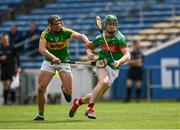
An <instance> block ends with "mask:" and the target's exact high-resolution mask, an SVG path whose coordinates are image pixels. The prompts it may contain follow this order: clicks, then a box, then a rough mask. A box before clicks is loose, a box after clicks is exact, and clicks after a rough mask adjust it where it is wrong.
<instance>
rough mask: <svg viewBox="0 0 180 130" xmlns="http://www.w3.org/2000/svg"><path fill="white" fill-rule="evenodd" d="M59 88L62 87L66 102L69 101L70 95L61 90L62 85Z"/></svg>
mask: <svg viewBox="0 0 180 130" xmlns="http://www.w3.org/2000/svg"><path fill="white" fill-rule="evenodd" d="M61 89H62V92H63V94H64V98H65V99H66V101H67V102H71V99H72V96H71V95H68V94H66V93H65V92H64V91H63V85H62V86H61Z"/></svg>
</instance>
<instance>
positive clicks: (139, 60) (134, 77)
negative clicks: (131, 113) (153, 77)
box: [125, 40, 143, 102]
mask: <svg viewBox="0 0 180 130" xmlns="http://www.w3.org/2000/svg"><path fill="white" fill-rule="evenodd" d="M128 64H129V65H130V68H129V70H128V77H127V83H126V84H127V97H126V100H125V102H129V101H130V99H131V88H132V85H133V83H135V86H136V101H137V102H139V100H140V97H141V86H142V79H143V54H142V52H141V45H140V41H138V40H137V41H135V42H134V49H133V51H132V52H131V60H129V61H128Z"/></svg>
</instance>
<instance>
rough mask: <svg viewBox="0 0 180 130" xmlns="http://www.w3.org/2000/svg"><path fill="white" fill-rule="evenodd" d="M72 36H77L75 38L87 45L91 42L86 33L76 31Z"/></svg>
mask: <svg viewBox="0 0 180 130" xmlns="http://www.w3.org/2000/svg"><path fill="white" fill-rule="evenodd" d="M72 37H73V38H75V39H80V40H82V41H83V42H84V43H85V44H86V45H88V44H89V39H88V37H87V36H86V35H84V34H80V33H78V32H76V33H74V34H73V35H72Z"/></svg>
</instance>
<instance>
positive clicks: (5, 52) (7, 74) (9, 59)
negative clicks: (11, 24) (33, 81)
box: [0, 33, 21, 104]
mask: <svg viewBox="0 0 180 130" xmlns="http://www.w3.org/2000/svg"><path fill="white" fill-rule="evenodd" d="M1 41H2V44H1V46H0V65H1V80H2V83H3V98H4V104H8V94H9V93H10V94H11V103H12V104H14V103H15V97H16V95H15V91H14V90H10V85H11V82H12V78H13V75H16V73H20V72H21V68H20V60H19V56H18V54H17V52H16V50H15V48H14V47H13V46H12V45H10V40H9V35H8V34H7V33H4V34H3V35H2V40H1Z"/></svg>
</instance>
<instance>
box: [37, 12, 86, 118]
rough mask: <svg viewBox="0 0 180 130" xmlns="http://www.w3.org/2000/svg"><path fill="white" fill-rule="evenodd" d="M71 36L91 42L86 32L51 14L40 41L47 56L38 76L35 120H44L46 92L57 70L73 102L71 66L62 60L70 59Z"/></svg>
mask: <svg viewBox="0 0 180 130" xmlns="http://www.w3.org/2000/svg"><path fill="white" fill-rule="evenodd" d="M71 38H75V39H79V40H82V41H83V42H85V44H86V45H87V44H89V40H88V38H87V37H86V36H85V35H84V34H80V33H78V32H76V31H73V30H72V29H69V28H65V27H64V24H63V22H62V19H61V17H60V16H58V15H51V16H49V18H48V28H47V29H45V30H44V31H43V32H42V34H41V37H40V41H39V52H40V53H41V55H43V56H44V57H45V58H44V61H43V63H42V65H41V69H40V73H39V76H38V108H39V113H38V115H37V116H36V118H35V119H34V120H37V121H43V120H44V105H45V97H44V93H45V91H46V88H47V86H48V84H49V82H50V81H51V79H52V78H53V76H54V74H55V72H56V71H58V74H59V77H60V79H61V81H62V87H61V88H62V91H63V94H64V97H65V99H66V101H67V102H71V94H72V85H73V77H72V72H71V66H70V64H67V63H61V61H68V60H70V55H69V50H68V48H67V47H68V45H69V42H70V39H71ZM51 63H53V64H51Z"/></svg>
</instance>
